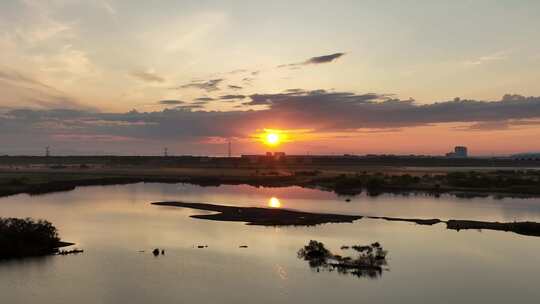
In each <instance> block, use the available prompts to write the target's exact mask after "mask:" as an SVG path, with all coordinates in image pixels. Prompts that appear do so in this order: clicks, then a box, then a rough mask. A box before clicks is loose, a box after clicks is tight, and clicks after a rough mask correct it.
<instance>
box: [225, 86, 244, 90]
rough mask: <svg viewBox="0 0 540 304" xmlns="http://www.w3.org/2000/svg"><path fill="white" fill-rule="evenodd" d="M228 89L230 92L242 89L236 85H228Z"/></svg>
mask: <svg viewBox="0 0 540 304" xmlns="http://www.w3.org/2000/svg"><path fill="white" fill-rule="evenodd" d="M228 88H229V89H231V90H241V89H243V87H241V86H237V85H228Z"/></svg>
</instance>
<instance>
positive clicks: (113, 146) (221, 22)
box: [0, 0, 540, 155]
mask: <svg viewBox="0 0 540 304" xmlns="http://www.w3.org/2000/svg"><path fill="white" fill-rule="evenodd" d="M539 12H540V1H536V0H530V1H527V0H518V1H510V0H508V1H502V0H484V1H483V0H476V1H472V0H468V1H465V0H459V1H457V0H456V1H435V0H425V1H420V0H418V1H412V0H411V1H375V0H373V1H361V0H354V1H353V0H351V1H336V0H333V1H316V0H309V1H308V0H306V1H291V0H288V1H275V0H274V1H254V0H245V1H240V0H238V1H232V0H231V1H224V0H222V1H204V0H201V1H179V0H174V1H173V0H169V1H138V0H118V1H115V0H95V1H82V0H2V1H0V50H1V56H0V93H1V94H0V143H1V144H0V154H33V155H39V154H43V151H44V147H45V146H47V145H50V146H51V150H52V152H53V154H55V153H56V154H63V155H66V154H120V155H147V154H148V155H152V154H154V155H155V154H161V153H162V149H163V147H168V148H169V151H170V154H175V155H182V154H197V155H226V154H227V142H228V141H229V140H230V141H231V142H232V145H233V153H234V154H235V155H238V154H242V153H262V152H264V151H266V150H267V149H270V148H271V149H274V150H279V151H285V152H287V153H290V154H304V153H311V154H334V153H336V154H343V153H355V154H367V153H381V154H382V153H393V154H411V153H415V154H434V155H437V154H443V153H445V152H448V151H450V150H451V149H452V148H453V146H455V145H466V146H468V147H469V149H470V151H471V153H472V154H473V155H493V154H512V153H518V152H539V151H540V97H539V96H540V81H539V79H540V39H538V38H539V33H540V18H538V13H539ZM265 129H266V130H268V129H271V130H276V132H278V133H279V134H280V135H281V136H282V139H283V140H282V141H281V143H280V144H279V145H277V146H274V147H267V146H265V145H264V144H263V143H261V142H260V135H261V134H263V133H265V132H266V131H265Z"/></svg>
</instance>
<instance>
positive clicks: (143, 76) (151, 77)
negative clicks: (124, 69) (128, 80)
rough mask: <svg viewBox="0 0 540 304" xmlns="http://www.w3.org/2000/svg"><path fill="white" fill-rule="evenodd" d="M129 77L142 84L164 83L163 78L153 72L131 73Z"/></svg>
mask: <svg viewBox="0 0 540 304" xmlns="http://www.w3.org/2000/svg"><path fill="white" fill-rule="evenodd" d="M130 75H131V76H133V77H135V78H137V79H139V80H142V81H144V82H165V79H164V78H163V77H161V76H159V75H156V74H155V73H153V72H144V71H133V72H131V73H130Z"/></svg>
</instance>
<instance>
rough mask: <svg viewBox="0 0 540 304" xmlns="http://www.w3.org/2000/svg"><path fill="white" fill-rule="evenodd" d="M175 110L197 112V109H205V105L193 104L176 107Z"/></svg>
mask: <svg viewBox="0 0 540 304" xmlns="http://www.w3.org/2000/svg"><path fill="white" fill-rule="evenodd" d="M175 109H176V110H180V111H191V110H197V109H204V105H203V104H195V103H192V104H186V105H181V106H177V107H175Z"/></svg>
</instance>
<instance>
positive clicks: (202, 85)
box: [177, 78, 224, 92]
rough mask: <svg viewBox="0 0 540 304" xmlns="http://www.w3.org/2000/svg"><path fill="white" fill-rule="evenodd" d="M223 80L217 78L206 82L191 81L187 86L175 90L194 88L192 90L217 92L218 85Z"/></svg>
mask: <svg viewBox="0 0 540 304" xmlns="http://www.w3.org/2000/svg"><path fill="white" fill-rule="evenodd" d="M223 80H224V79H223V78H218V79H211V80H208V81H192V82H190V83H188V84H184V85H181V86H179V87H178V88H177V89H188V88H194V89H201V90H205V91H207V92H212V91H218V90H219V87H218V85H219V84H220V83H221V82H223Z"/></svg>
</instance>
